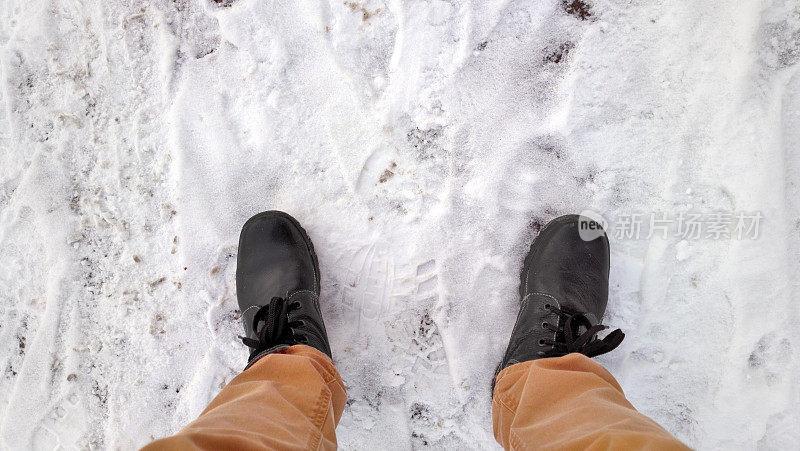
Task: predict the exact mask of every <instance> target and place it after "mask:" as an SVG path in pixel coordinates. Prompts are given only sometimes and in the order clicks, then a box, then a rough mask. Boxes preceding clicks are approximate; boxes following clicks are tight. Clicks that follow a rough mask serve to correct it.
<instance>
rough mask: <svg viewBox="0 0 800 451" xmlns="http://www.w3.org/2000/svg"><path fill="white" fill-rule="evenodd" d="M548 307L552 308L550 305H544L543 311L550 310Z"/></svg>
mask: <svg viewBox="0 0 800 451" xmlns="http://www.w3.org/2000/svg"><path fill="white" fill-rule="evenodd" d="M550 307H552V305H550V304H545V305H544V309H545V310H550Z"/></svg>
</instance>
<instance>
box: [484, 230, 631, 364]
mask: <svg viewBox="0 0 800 451" xmlns="http://www.w3.org/2000/svg"><path fill="white" fill-rule="evenodd" d="M581 226H583V227H584V228H585V229H589V230H592V231H594V232H595V233H594V234H589V235H590V236H589V237H587V236H582V235H581V233H579V227H581ZM608 270H609V245H608V237H607V236H606V234H605V232H604V231H603V229H602V227H600V226H599V224H598V223H596V222H594V221H592V220H591V219H589V218H586V217H581V216H578V215H567V216H561V217H559V218H556V219H554V220H552V221H550V222H549V223H548V224H547V225H546V226H545V227H544V228H543V229H542V230H541V232H540V233H539V236H537V237H536V239H534V241H533V244H532V245H531V249H530V251H529V252H528V255H527V257H525V263H524V265H523V268H522V274H521V276H520V279H521V280H520V286H519V294H520V298H521V303H520V309H519V314H518V315H517V321H516V324H514V329H513V331H512V332H511V340H510V341H509V343H508V349H507V350H506V353H505V355H504V356H503V360H502V361H501V362H500V365H499V366H498V368H497V373H499V372H500V371H501V370H503V369H504V368H506V367H508V366H511V365H513V364H515V363H521V362H526V361H529V360H536V359H541V358H546V357H560V356H564V355H567V354H570V353H573V352H577V353H581V354H584V355H586V356H588V357H594V356H598V355H600V354H605V353H607V352H609V351H612V350H613V349H614V348H616V347H617V346H619V344H620V343H621V342H622V339H623V338H624V337H625V334H623V333H622V331H620V330H619V329H617V330H615V331H613V332H611V333H609V334H608V335H606V337H605V338H603V339H599V338H597V334H598V333H599V332H600V331H602V330H604V329H607V328H608V327H606V326H604V325H602V324H600V322H601V320H602V319H603V314H604V313H605V310H606V303H607V302H608ZM496 375H497V374H495V376H496Z"/></svg>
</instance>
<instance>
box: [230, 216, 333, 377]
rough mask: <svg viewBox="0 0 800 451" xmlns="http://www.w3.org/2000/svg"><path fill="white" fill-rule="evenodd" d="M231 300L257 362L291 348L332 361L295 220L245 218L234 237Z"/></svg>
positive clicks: (312, 269)
mask: <svg viewBox="0 0 800 451" xmlns="http://www.w3.org/2000/svg"><path fill="white" fill-rule="evenodd" d="M236 296H237V298H238V300H239V309H240V310H241V312H242V321H243V322H244V330H245V336H244V337H240V338H241V339H242V342H243V343H244V344H246V345H247V346H249V347H250V348H251V352H250V358H249V359H248V361H247V367H245V369H247V368H249V367H250V365H252V364H253V363H254V362H255V361H256V360H258V359H260V358H261V357H263V356H265V355H267V354H271V353H273V352H276V351H281V350H283V349H286V348H288V347H290V346H292V345H295V344H306V345H308V346H312V347H314V348H316V349H319V350H320V351H322V352H324V353H325V354H327V355H328V357H331V349H330V345H329V344H328V334H327V332H326V331H325V323H324V322H323V321H322V312H321V311H320V308H319V263H318V262H317V256H316V254H315V253H314V246H313V245H312V244H311V240H310V239H309V238H308V235H307V234H306V231H305V230H303V228H302V227H300V224H299V223H298V222H297V220H296V219H294V218H293V217H291V216H289V215H288V214H286V213H283V212H281V211H266V212H263V213H259V214H257V215H255V216H253V217H252V218H250V219H248V220H247V222H246V223H245V224H244V226H243V227H242V233H241V235H240V236H239V255H238V257H237V261H236Z"/></svg>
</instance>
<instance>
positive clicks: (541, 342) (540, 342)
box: [539, 338, 545, 346]
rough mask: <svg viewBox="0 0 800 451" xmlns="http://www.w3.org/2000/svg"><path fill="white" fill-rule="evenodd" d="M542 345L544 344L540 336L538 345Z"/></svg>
mask: <svg viewBox="0 0 800 451" xmlns="http://www.w3.org/2000/svg"><path fill="white" fill-rule="evenodd" d="M544 345H545V343H544V338H540V339H539V346H544Z"/></svg>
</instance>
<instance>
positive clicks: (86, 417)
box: [0, 0, 800, 449]
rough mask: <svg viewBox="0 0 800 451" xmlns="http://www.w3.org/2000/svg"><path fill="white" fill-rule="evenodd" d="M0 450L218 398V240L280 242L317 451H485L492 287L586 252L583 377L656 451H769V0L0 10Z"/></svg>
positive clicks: (4, 1)
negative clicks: (323, 442) (660, 447)
mask: <svg viewBox="0 0 800 451" xmlns="http://www.w3.org/2000/svg"><path fill="white" fill-rule="evenodd" d="M0 46H1V48H0V108H1V110H0V117H2V120H0V447H2V448H6V449H25V448H33V449H53V448H55V447H57V446H62V447H65V448H72V447H77V448H113V449H131V448H135V447H138V446H142V445H144V444H146V443H148V442H149V441H150V440H152V439H154V438H158V437H163V436H166V435H169V434H171V433H174V432H175V431H177V430H179V429H180V428H181V427H182V426H183V425H185V424H186V423H187V422H189V421H191V420H192V419H194V418H195V417H196V416H197V415H198V414H199V413H200V412H201V411H202V410H203V408H204V407H205V405H206V404H207V403H208V402H209V401H210V400H211V399H212V398H213V397H214V396H215V395H216V394H217V393H218V392H219V390H220V389H221V388H222V387H223V386H224V385H225V384H226V383H228V382H229V381H230V380H231V379H232V378H233V377H235V376H236V375H237V374H238V373H239V372H240V371H241V370H242V368H243V367H244V364H245V360H246V356H247V349H246V348H245V347H244V346H243V345H242V344H241V342H240V341H238V339H237V335H239V334H241V331H242V326H241V323H240V319H239V311H238V310H237V303H236V291H235V283H234V274H235V266H236V254H237V239H238V233H239V230H240V228H241V226H242V224H243V223H244V222H245V220H247V218H249V217H250V216H251V215H253V214H255V213H258V212H260V211H263V210H272V209H280V210H285V211H287V212H289V213H290V214H292V215H294V216H295V217H297V218H298V220H300V222H301V223H302V224H303V225H304V226H305V228H306V230H307V231H308V232H309V234H310V236H311V238H312V239H313V241H314V244H315V247H316V250H317V253H318V255H319V258H320V264H321V270H322V284H323V290H322V296H321V302H322V307H323V313H324V315H325V321H326V324H327V329H328V331H329V334H330V340H331V346H332V349H333V354H334V362H335V363H336V366H337V368H338V369H339V371H340V372H341V375H342V377H343V379H344V383H345V385H346V387H347V389H348V402H347V405H346V407H345V410H344V415H343V417H342V420H341V423H340V425H339V428H338V430H337V433H338V439H339V444H340V446H341V447H342V448H343V449H398V448H400V449H408V448H423V447H432V448H437V449H439V448H445V449H485V448H496V447H497V445H496V444H495V442H494V438H493V435H492V429H491V414H490V407H491V401H490V392H489V388H490V383H491V379H492V376H493V373H494V369H495V366H496V365H497V363H498V362H499V360H500V358H501V357H502V353H503V351H504V350H505V347H506V345H507V342H508V337H509V334H510V331H511V327H512V325H513V321H514V318H515V316H516V313H517V305H518V302H519V299H518V294H517V285H518V282H519V278H518V277H519V270H520V266H521V264H522V258H523V256H524V254H525V252H527V250H528V246H529V245H530V242H531V240H532V238H533V237H534V236H535V235H536V233H537V231H538V230H539V229H540V228H541V227H542V225H543V224H545V223H546V222H547V221H548V220H550V219H552V218H554V217H556V216H558V215H560V214H566V213H577V212H580V211H582V210H586V209H589V210H592V211H594V212H598V213H600V214H602V216H603V217H604V218H606V219H613V218H619V217H626V216H627V215H630V214H633V213H642V214H645V215H646V214H651V213H657V214H659V215H661V214H666V215H671V216H674V215H678V214H680V213H682V212H700V213H711V212H731V213H735V212H748V213H754V212H758V214H760V215H761V216H763V219H762V221H761V223H760V228H759V230H758V237H757V238H756V239H751V238H750V237H745V238H739V237H735V236H731V237H727V238H725V237H723V238H718V239H708V238H701V239H687V238H686V237H682V236H675V235H674V234H668V235H666V236H660V235H657V234H656V235H653V236H649V237H640V238H639V239H634V238H630V237H625V236H615V235H614V234H612V236H611V247H612V257H611V265H612V267H611V273H612V274H611V279H612V280H611V295H610V301H609V308H608V312H607V314H606V319H605V323H607V324H609V325H611V326H613V327H620V328H622V329H623V330H624V331H625V332H626V334H627V337H626V339H625V341H624V342H623V343H622V345H621V347H620V348H619V349H617V350H616V351H614V352H612V353H610V354H607V355H605V356H602V357H600V358H598V359H597V360H598V361H600V362H601V363H602V364H603V365H605V366H606V367H607V368H608V369H609V370H610V371H611V372H612V373H613V374H614V375H615V377H617V378H618V380H619V382H620V383H621V385H622V386H623V388H624V389H625V392H626V394H627V396H628V397H629V399H630V401H631V402H632V403H633V404H634V405H635V406H636V407H637V408H638V409H639V410H641V411H642V412H644V413H645V414H647V415H649V416H651V417H652V418H654V419H655V420H656V421H658V422H659V423H660V424H662V425H663V426H664V427H665V428H666V429H667V430H669V431H670V432H672V433H673V434H675V435H676V436H677V437H679V438H680V439H681V440H684V441H685V442H686V443H687V444H689V445H690V446H693V447H696V448H700V449H754V448H759V449H789V448H793V447H796V446H797V442H798V440H800V432H798V431H800V411H798V409H797V406H798V405H799V404H800V391H798V390H799V389H800V386H799V385H798V379H797V374H799V373H800V365H799V364H798V352H800V338H798V335H797V333H796V330H797V324H798V320H800V307H799V306H800V295H798V276H799V275H800V185H798V184H800V75H798V73H797V68H798V61H799V60H800V2H798V1H797V0H772V1H767V0H765V1H727V2H726V1H721V0H711V1H703V2H698V1H694V2H686V1H677V0H665V1H655V2H652V1H651V2H645V1H641V0H566V1H564V0H541V1H536V2H522V1H519V2H517V1H509V0H491V1H460V0H450V1H442V0H431V1H401V0H387V1H381V0H364V1H341V0H333V1H330V2H327V1H307V0H299V1H298V0H149V1H133V0H0Z"/></svg>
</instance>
